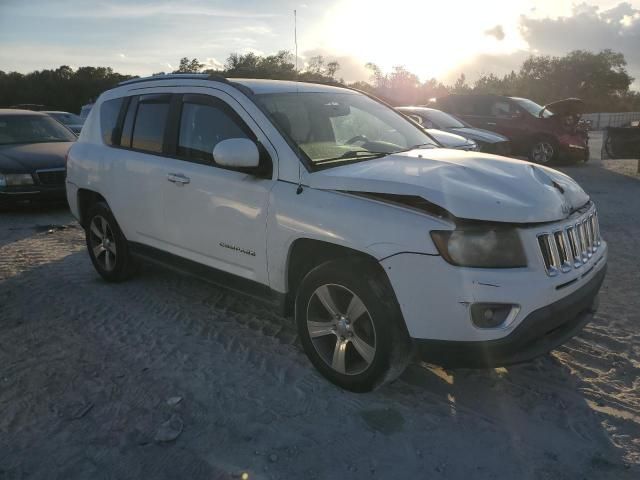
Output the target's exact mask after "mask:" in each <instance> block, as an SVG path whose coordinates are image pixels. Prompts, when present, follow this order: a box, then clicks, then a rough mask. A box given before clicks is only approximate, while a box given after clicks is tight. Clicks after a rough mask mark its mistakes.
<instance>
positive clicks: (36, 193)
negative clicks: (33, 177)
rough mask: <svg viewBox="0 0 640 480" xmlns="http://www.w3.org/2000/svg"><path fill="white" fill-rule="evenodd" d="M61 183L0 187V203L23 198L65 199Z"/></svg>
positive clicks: (22, 199)
mask: <svg viewBox="0 0 640 480" xmlns="http://www.w3.org/2000/svg"><path fill="white" fill-rule="evenodd" d="M66 196H67V194H66V191H65V186H64V184H63V185H55V186H48V185H28V186H23V187H4V188H1V187H0V203H12V202H20V201H24V200H54V201H57V200H60V201H62V200H65V199H66Z"/></svg>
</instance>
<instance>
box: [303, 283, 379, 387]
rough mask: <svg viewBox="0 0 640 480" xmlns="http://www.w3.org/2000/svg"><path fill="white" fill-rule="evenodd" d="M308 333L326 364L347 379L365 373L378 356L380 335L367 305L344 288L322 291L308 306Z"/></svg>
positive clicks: (339, 286)
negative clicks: (377, 340) (377, 342)
mask: <svg viewBox="0 0 640 480" xmlns="http://www.w3.org/2000/svg"><path fill="white" fill-rule="evenodd" d="M307 330H308V332H309V337H310V338H311V343H312V344H313V347H314V348H315V350H316V352H317V353H318V355H319V356H320V358H322V360H323V361H324V362H325V363H326V364H327V365H329V366H330V367H331V368H332V369H333V370H335V371H336V372H338V373H341V374H343V375H357V374H359V373H362V372H364V371H365V370H366V369H367V368H369V366H370V365H371V363H372V362H373V359H374V357H375V354H376V331H375V327H374V324H373V321H372V319H371V315H370V314H369V311H368V310H367V307H366V306H365V304H364V302H363V301H362V300H361V299H360V297H358V296H357V295H356V294H355V293H353V292H352V291H351V290H349V289H348V288H346V287H343V286H342V285H336V284H327V285H322V286H321V287H318V288H317V289H316V290H315V292H313V294H312V295H311V298H310V299H309V303H308V304H307Z"/></svg>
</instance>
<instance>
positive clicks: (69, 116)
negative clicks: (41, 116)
mask: <svg viewBox="0 0 640 480" xmlns="http://www.w3.org/2000/svg"><path fill="white" fill-rule="evenodd" d="M49 115H51V116H52V117H53V118H55V119H56V120H58V121H59V122H62V123H64V124H65V125H82V124H83V123H84V120H82V119H81V118H80V117H79V116H78V115H74V114H73V113H57V112H56V113H50V114H49Z"/></svg>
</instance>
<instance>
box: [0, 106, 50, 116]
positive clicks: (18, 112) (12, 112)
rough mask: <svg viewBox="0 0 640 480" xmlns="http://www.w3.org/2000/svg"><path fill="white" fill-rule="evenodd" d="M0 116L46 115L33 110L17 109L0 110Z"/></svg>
mask: <svg viewBox="0 0 640 480" xmlns="http://www.w3.org/2000/svg"><path fill="white" fill-rule="evenodd" d="M0 115H3V116H6V115H33V116H41V117H44V116H45V115H46V114H44V113H42V112H36V111H34V110H21V109H19V108H0Z"/></svg>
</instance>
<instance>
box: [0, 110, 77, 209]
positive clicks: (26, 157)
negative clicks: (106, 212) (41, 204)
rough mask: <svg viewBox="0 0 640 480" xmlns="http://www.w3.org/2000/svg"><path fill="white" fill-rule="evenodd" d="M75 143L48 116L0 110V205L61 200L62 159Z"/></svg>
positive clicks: (63, 190) (63, 159)
mask: <svg viewBox="0 0 640 480" xmlns="http://www.w3.org/2000/svg"><path fill="white" fill-rule="evenodd" d="M75 140H76V136H75V135H74V134H73V133H72V132H71V131H70V130H69V129H67V128H66V127H64V126H62V125H60V123H58V122H57V121H56V120H54V119H53V118H51V117H50V116H49V115H45V114H43V113H39V112H32V111H28V110H7V109H0V203H8V202H10V201H16V200H39V199H42V200H63V199H65V198H66V193H65V172H66V165H65V157H66V154H67V151H68V150H69V148H70V147H71V145H72V144H73V142H74V141H75Z"/></svg>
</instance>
